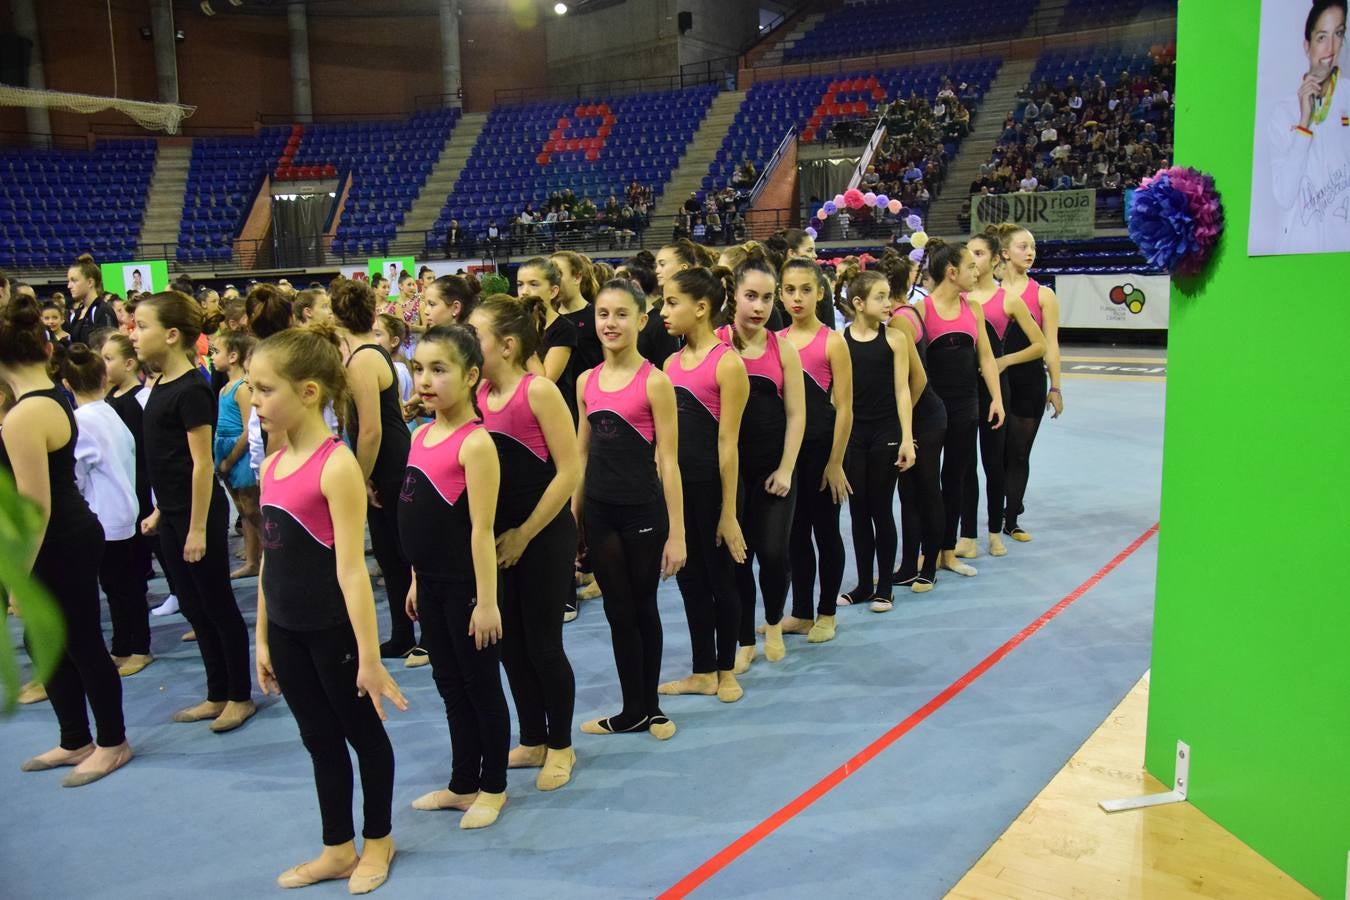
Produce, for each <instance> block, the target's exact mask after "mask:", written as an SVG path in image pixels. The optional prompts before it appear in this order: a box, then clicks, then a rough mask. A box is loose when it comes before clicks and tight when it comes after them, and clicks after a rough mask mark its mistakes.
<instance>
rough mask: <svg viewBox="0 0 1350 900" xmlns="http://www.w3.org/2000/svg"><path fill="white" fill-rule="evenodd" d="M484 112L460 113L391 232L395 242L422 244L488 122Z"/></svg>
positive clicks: (403, 244)
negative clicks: (427, 172)
mask: <svg viewBox="0 0 1350 900" xmlns="http://www.w3.org/2000/svg"><path fill="white" fill-rule="evenodd" d="M487 117H488V114H487V113H468V114H466V115H463V116H461V117H460V119H459V122H458V123H456V125H455V129H454V131H452V132H451V133H450V139H449V140H448V141H446V143H445V147H444V148H443V149H442V150H441V155H440V158H439V159H438V160H437V161H436V165H434V166H432V168H431V174H430V175H429V176H427V183H426V184H425V185H424V186H423V188H422V193H420V194H418V195H417V199H416V200H414V201H413V205H412V208H411V209H409V210H408V215H407V216H406V217H404V219H403V225H402V227H400V228H399V229H398V231H397V232H396V233H395V235H394V242H396V243H397V244H398V245H399V246H400V247H402V246H413V245H416V246H418V247H421V246H422V240H423V235H424V233H425V232H428V231H430V230H431V227H432V226H433V225H435V224H436V217H437V216H439V215H440V214H441V208H442V207H443V206H445V198H446V197H448V196H450V192H451V191H452V190H454V187H455V181H456V179H458V178H459V174H460V172H462V171H463V170H464V165H465V163H467V162H468V160H469V154H471V153H472V152H473V148H474V145H475V144H477V143H478V136H479V135H480V134H482V133H483V126H484V125H485V124H487Z"/></svg>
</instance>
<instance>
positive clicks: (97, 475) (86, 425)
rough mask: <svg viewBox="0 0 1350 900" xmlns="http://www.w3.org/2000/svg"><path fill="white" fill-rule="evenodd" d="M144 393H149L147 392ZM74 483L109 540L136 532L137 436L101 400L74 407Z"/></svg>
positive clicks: (130, 536) (128, 536) (126, 536)
mask: <svg viewBox="0 0 1350 900" xmlns="http://www.w3.org/2000/svg"><path fill="white" fill-rule="evenodd" d="M145 393H147V394H148V393H149V391H146V392H145ZM75 425H76V429H77V430H78V432H79V434H78V436H77V437H76V439H75V483H76V484H78V485H79V487H80V495H81V496H82V497H84V499H85V502H86V503H88V504H89V508H90V509H91V510H93V512H94V515H95V516H97V517H98V521H99V524H101V525H102V526H103V536H104V537H105V538H106V539H107V540H110V541H126V540H130V539H131V538H132V537H134V536H135V534H136V520H137V519H138V518H140V511H141V507H140V502H139V501H138V500H137V499H136V439H135V438H133V437H132V436H131V432H130V431H128V430H127V426H126V424H125V423H124V422H123V421H122V417H121V416H119V415H118V414H117V412H116V410H114V409H113V408H112V407H111V406H109V405H108V404H107V403H106V402H104V401H103V400H96V401H95V402H93V403H86V404H85V405H84V406H81V407H78V408H77V409H76V410H75Z"/></svg>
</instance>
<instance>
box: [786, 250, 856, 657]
mask: <svg viewBox="0 0 1350 900" xmlns="http://www.w3.org/2000/svg"><path fill="white" fill-rule="evenodd" d="M823 285H824V286H826V289H823V288H822V286H823ZM827 286H828V282H826V281H825V280H824V278H823V276H822V274H821V271H820V266H818V265H817V264H816V262H815V260H809V259H802V258H800V257H798V258H794V259H789V260H788V261H787V263H786V264H785V265H784V266H783V271H782V277H781V284H780V286H779V295H780V296H781V297H782V298H783V304H784V306H785V307H786V308H787V311H788V315H789V316H791V317H792V326H791V327H789V328H786V329H784V330H783V331H782V332H780V334H779V337H780V338H781V339H782V342H783V343H785V344H788V345H790V346H792V347H793V348H795V349H796V350H797V352H798V354H799V355H800V357H801V366H802V372H803V378H802V384H803V396H804V400H805V404H806V425H805V430H804V433H803V437H802V449H801V453H800V455H799V457H798V460H799V461H798V463H797V478H798V482H799V487H798V494H797V506H796V509H795V510H794V512H793V518H792V533H791V536H790V537H789V543H788V547H789V552H790V558H791V560H792V615H791V616H785V617H784V618H783V623H782V630H783V632H784V633H785V634H803V633H804V634H806V635H807V638H806V639H807V640H808V641H809V642H811V643H813V644H818V643H823V642H825V641H830V640H833V639H834V635H835V605H836V603H837V601H838V598H839V590H840V588H841V587H842V586H843V580H844V539H843V538H842V537H841V536H840V533H839V507H840V505H841V504H842V503H843V502H844V500H845V499H846V498H847V497H848V495H849V494H851V493H852V492H853V488H852V487H851V486H850V485H849V483H848V478H847V477H845V475H844V452H845V450H846V449H847V448H848V439H849V434H850V432H852V430H853V365H852V363H851V361H850V360H849V355H848V345H847V344H845V342H844V338H843V336H842V335H840V334H837V333H835V332H834V331H832V330H830V329H829V328H827V327H825V326H824V325H823V324H822V323H821V322H820V319H819V318H818V316H817V309H818V308H819V306H820V303H821V301H822V299H823V298H825V297H828V296H829V291H828V289H827ZM827 308H828V307H827ZM813 535H814V537H815V543H814V545H813V544H812V536H813ZM817 550H819V563H820V565H819V574H820V602H819V605H817V604H816V603H815V602H814V597H813V593H812V591H813V588H814V587H815V584H816V573H817V566H816V562H817Z"/></svg>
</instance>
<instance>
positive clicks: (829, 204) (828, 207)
mask: <svg viewBox="0 0 1350 900" xmlns="http://www.w3.org/2000/svg"><path fill="white" fill-rule="evenodd" d="M821 209H823V210H825V211H826V212H827V213H829V214H830V215H834V214H835V213H837V212H839V207H837V206H835V205H834V201H833V200H826V201H825V202H824V203H822V204H821Z"/></svg>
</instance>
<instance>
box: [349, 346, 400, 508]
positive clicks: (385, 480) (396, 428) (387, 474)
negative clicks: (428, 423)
mask: <svg viewBox="0 0 1350 900" xmlns="http://www.w3.org/2000/svg"><path fill="white" fill-rule="evenodd" d="M362 350H374V351H376V352H378V353H379V354H380V356H382V357H384V362H385V365H387V366H389V375H390V379H389V387H387V388H384V389H382V390H381V391H380V449H379V452H378V453H376V454H375V468H374V469H372V470H371V473H370V480H371V482H372V483H373V484H374V485H375V486H376V487H379V488H384V487H388V486H392V489H393V490H394V491H396V490H398V485H400V484H401V483H402V482H403V470H404V469H406V468H407V466H408V447H409V446H410V443H411V442H410V435H409V432H408V426H407V424H406V423H404V421H403V404H402V403H400V402H399V396H398V370H397V369H395V368H394V360H393V359H392V358H390V356H389V351H387V350H385V349H384V348H383V347H381V346H379V345H378V344H362V345H361V346H360V347H357V348H356V349H355V350H353V351H352V356H351V359H348V360H347V365H348V366H350V365H351V360H352V359H355V358H356V354H358V353H360V352H361V351H362ZM351 409H352V414H351V416H350V423H349V424H348V426H347V431H348V433H349V434H350V435H351V437H352V446H353V448H355V446H356V436H357V435H358V434H360V432H361V419H360V417H359V415H358V413H357V411H356V403H355V402H354V401H353V403H352V405H351ZM393 499H394V498H393V497H392V496H390V497H387V498H382V499H381V502H389V503H392V502H393Z"/></svg>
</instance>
